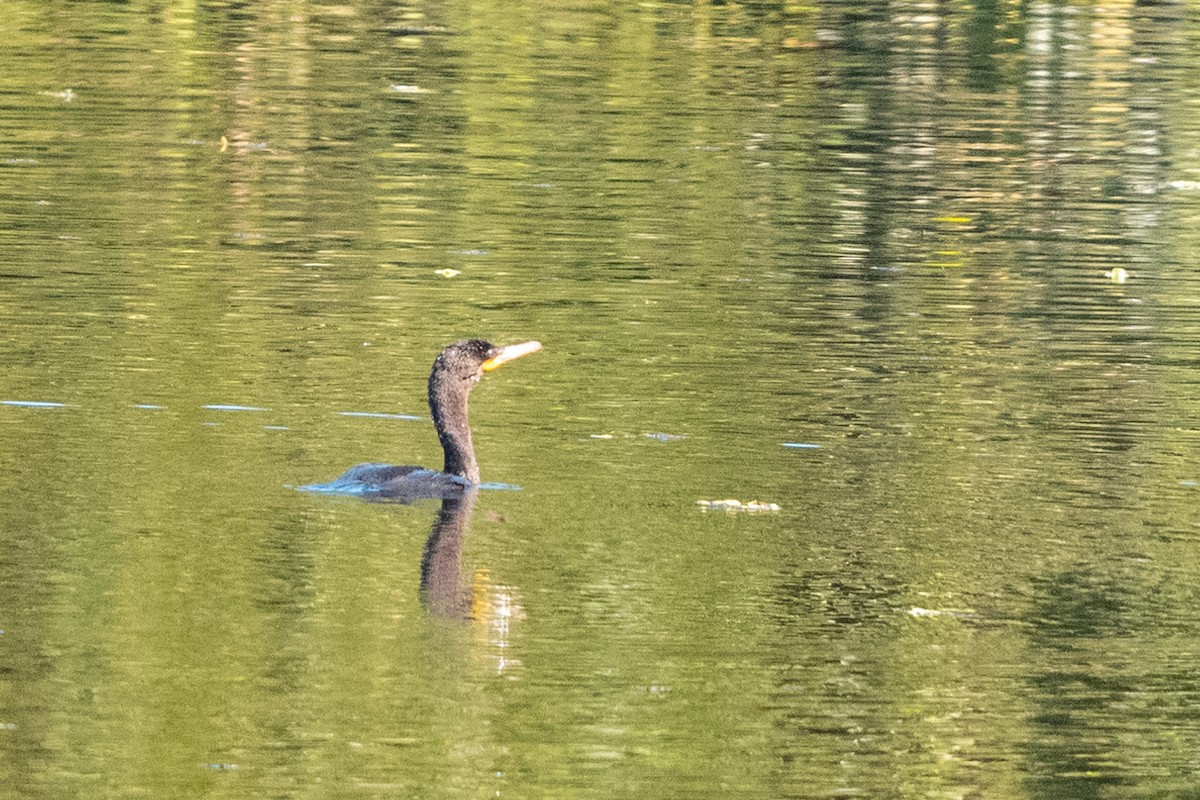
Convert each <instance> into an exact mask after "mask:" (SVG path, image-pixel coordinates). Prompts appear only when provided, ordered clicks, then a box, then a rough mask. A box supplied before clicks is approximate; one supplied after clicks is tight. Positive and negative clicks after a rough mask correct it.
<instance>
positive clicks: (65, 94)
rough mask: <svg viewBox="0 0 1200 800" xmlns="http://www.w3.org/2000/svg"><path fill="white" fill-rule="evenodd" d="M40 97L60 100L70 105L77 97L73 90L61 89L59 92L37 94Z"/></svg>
mask: <svg viewBox="0 0 1200 800" xmlns="http://www.w3.org/2000/svg"><path fill="white" fill-rule="evenodd" d="M38 94H40V95H41V96H42V97H54V98H57V99H59V100H62V101H63V102H64V103H70V102H71V101H72V100H74V99H75V98H76V97H78V96H79V95H77V94H75V90H74V89H63V90H62V91H61V92H38Z"/></svg>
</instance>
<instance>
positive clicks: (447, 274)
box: [433, 267, 462, 278]
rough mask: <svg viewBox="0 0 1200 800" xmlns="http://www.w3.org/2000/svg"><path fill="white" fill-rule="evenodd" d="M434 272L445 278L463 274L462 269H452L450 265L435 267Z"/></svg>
mask: <svg viewBox="0 0 1200 800" xmlns="http://www.w3.org/2000/svg"><path fill="white" fill-rule="evenodd" d="M433 274H434V275H441V276H442V277H443V278H453V277H454V276H455V275H462V270H461V269H450V268H449V267H447V268H445V269H435V270H434V271H433Z"/></svg>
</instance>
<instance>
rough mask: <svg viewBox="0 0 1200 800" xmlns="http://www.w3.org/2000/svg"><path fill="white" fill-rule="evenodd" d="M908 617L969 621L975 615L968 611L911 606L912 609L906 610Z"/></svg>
mask: <svg viewBox="0 0 1200 800" xmlns="http://www.w3.org/2000/svg"><path fill="white" fill-rule="evenodd" d="M908 615H909V616H910V617H917V618H922V617H925V618H928V617H953V618H955V619H969V618H971V617H974V616H975V614H974V613H973V612H970V611H938V610H937V609H933V608H921V607H920V606H913V607H912V608H910V609H909V610H908Z"/></svg>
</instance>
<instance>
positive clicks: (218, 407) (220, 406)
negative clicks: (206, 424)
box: [201, 403, 271, 411]
mask: <svg viewBox="0 0 1200 800" xmlns="http://www.w3.org/2000/svg"><path fill="white" fill-rule="evenodd" d="M201 408H204V409H206V410H208V411H270V410H271V409H269V408H259V407H257V406H237V405H227V404H225V403H213V404H211V405H207V406H201Z"/></svg>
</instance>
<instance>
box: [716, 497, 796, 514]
mask: <svg viewBox="0 0 1200 800" xmlns="http://www.w3.org/2000/svg"><path fill="white" fill-rule="evenodd" d="M696 505H698V506H700V510H701V511H752V512H761V511H778V510H779V504H778V503H763V502H761V501H759V500H751V501H750V502H748V503H743V502H742V501H741V500H733V499H729V500H697V501H696Z"/></svg>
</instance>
